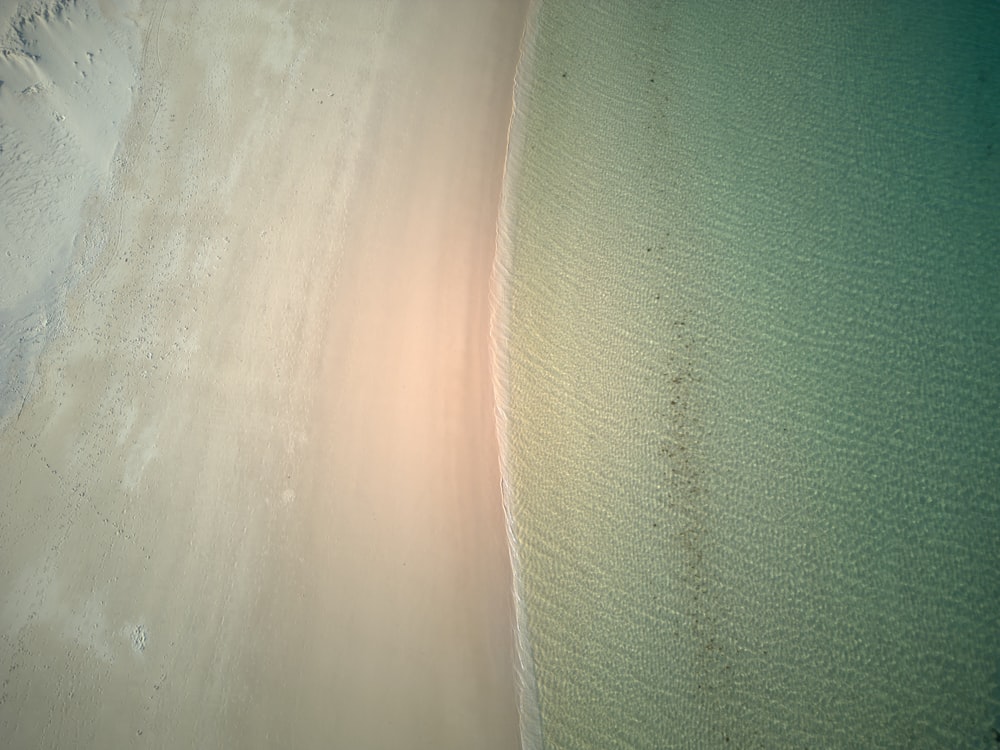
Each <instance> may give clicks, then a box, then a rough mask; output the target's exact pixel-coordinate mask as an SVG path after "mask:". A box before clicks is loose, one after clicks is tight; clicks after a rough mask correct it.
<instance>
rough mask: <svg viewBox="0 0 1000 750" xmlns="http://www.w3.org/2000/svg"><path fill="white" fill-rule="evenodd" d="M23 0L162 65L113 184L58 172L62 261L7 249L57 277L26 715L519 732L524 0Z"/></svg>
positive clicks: (320, 729)
mask: <svg viewBox="0 0 1000 750" xmlns="http://www.w3.org/2000/svg"><path fill="white" fill-rule="evenodd" d="M35 4H37V5H39V6H42V5H44V6H48V7H50V8H56V10H54V11H51V12H50V13H48V14H47V15H46V16H43V17H41V18H40V19H39V20H38V24H40V25H41V27H43V30H44V31H45V33H46V34H48V36H47V37H46V39H47V40H48V41H47V42H46V44H48V45H49V47H44V48H43V47H40V48H39V51H38V56H39V60H38V61H34V63H33V64H35V63H37V65H39V66H41V67H44V66H45V65H52V66H53V67H52V68H50V70H55V69H56V68H58V65H63V67H62V68H59V70H61V71H62V72H67V71H69V70H70V68H69V67H65V66H66V65H71V63H65V62H61V63H59V64H58V65H57V63H56V62H51V63H49V62H47V61H49V60H53V61H56V60H62V58H63V57H66V56H67V54H68V55H69V57H73V56H74V55H76V54H77V53H78V52H79V51H83V52H84V53H85V52H86V51H88V49H89V48H90V47H92V46H94V45H95V44H96V45H97V46H98V48H99V49H104V50H110V49H111V48H112V45H111V44H110V43H109V44H107V45H105V46H104V47H102V46H101V39H102V38H101V37H100V36H99V34H101V33H105V32H104V31H103V30H104V29H107V28H116V29H119V31H118V32H115V33H118V34H120V36H119V37H117V38H118V39H119V41H120V43H119V46H118V47H117V48H115V49H117V50H118V51H117V52H115V53H114V54H115V55H117V56H116V57H115V56H113V55H112V53H111V52H110V51H106V53H104V52H102V53H100V54H106V58H104V59H107V60H109V61H114V66H116V68H115V69H114V70H112V69H111V68H110V67H109V69H108V70H107V71H105V72H106V73H107V74H108V79H109V80H112V81H113V83H112V84H108V87H109V90H113V91H115V92H119V93H120V92H121V91H122V90H128V87H129V86H131V85H133V83H134V81H135V79H134V78H133V77H132V76H133V74H132V72H131V70H130V69H129V64H130V63H129V62H128V61H129V55H131V56H132V59H134V60H136V61H137V62H138V64H139V66H140V78H139V80H140V81H141V82H140V83H139V84H138V86H137V88H136V90H135V92H134V98H133V105H134V106H133V107H132V110H131V114H130V119H129V120H128V121H127V123H126V124H125V125H124V137H123V139H122V140H121V142H120V143H119V145H118V149H117V151H116V152H114V159H113V161H111V162H109V161H108V159H110V152H109V151H108V150H107V148H106V147H103V146H102V148H104V150H100V149H98V150H97V152H95V153H97V155H96V156H94V157H92V158H91V162H89V163H88V164H89V165H90V166H88V167H87V168H88V169H90V170H91V171H90V172H89V173H88V176H87V177H86V178H85V179H87V180H90V181H91V183H92V184H94V185H97V186H98V187H99V188H100V189H99V191H98V192H97V193H96V195H95V196H92V197H91V198H90V199H88V200H87V201H86V202H83V201H81V202H80V203H79V204H78V206H77V207H76V208H73V207H72V206H70V207H69V208H61V207H59V206H56V208H54V209H52V208H51V206H52V205H54V203H55V202H56V201H58V200H63V198H61V197H59V196H60V193H59V191H52V190H48V189H45V190H43V191H41V193H40V195H42V196H44V198H45V199H44V200H42V201H41V202H40V203H39V205H40V206H41V208H39V209H38V210H40V211H45V210H53V211H55V212H56V214H57V215H58V216H60V217H70V218H72V217H73V216H74V215H77V214H79V211H80V210H81V208H80V207H82V210H83V212H84V213H83V218H82V220H76V221H75V224H73V227H72V228H71V229H72V231H71V232H70V233H69V236H70V239H71V240H72V239H73V237H75V240H73V242H72V244H71V254H70V255H68V256H67V257H68V260H67V261H66V262H65V264H64V265H65V266H66V270H65V274H68V275H69V278H70V279H71V283H68V285H67V283H62V284H57V285H56V287H54V288H56V292H57V293H53V294H51V295H50V296H49V297H45V298H44V299H43V297H44V295H42V296H41V297H40V296H39V295H36V296H35V297H34V298H32V297H31V296H30V295H28V294H25V295H20V292H18V288H17V285H14V284H13V283H12V282H8V281H7V280H6V276H5V280H4V281H3V282H0V283H2V285H3V289H2V293H3V294H6V295H10V298H11V299H14V298H16V299H15V305H20V308H18V309H21V310H29V311H30V310H31V309H37V304H42V302H40V301H39V300H42V301H44V300H49V302H47V303H46V304H49V305H50V306H55V305H56V302H58V298H59V297H60V295H62V294H63V292H65V294H64V296H65V308H64V312H62V313H59V314H58V317H59V325H57V326H47V327H46V329H45V336H46V337H47V341H46V343H45V347H44V349H42V350H41V355H40V360H39V364H38V368H37V372H36V374H35V376H34V379H33V381H31V386H30V389H27V388H26V389H23V390H24V393H26V394H28V397H27V398H26V399H24V400H23V402H20V401H18V400H17V399H14V402H15V403H16V408H15V409H13V410H12V411H11V413H10V415H9V418H8V420H7V423H6V425H5V426H4V429H3V432H2V433H0V475H2V476H3V483H2V490H0V491H2V492H3V496H2V499H0V737H3V738H4V744H5V746H9V747H42V746H44V747H69V746H72V747H101V748H108V747H126V746H133V745H134V746H137V747H140V746H143V747H144V746H150V747H303V748H308V747H321V746H322V747H345V748H347V747H350V748H369V747H371V748H382V747H387V748H393V747H406V748H422V747H428V748H430V747H433V748H445V747H454V748H473V747H475V748H489V747H497V748H510V747H516V746H517V744H518V738H517V716H516V711H515V696H514V689H513V677H512V655H511V648H512V647H511V642H512V639H511V623H510V603H509V599H510V571H509V566H508V558H507V551H506V547H505V541H504V527H503V513H502V509H501V507H500V500H499V491H498V477H497V452H496V444H495V436H494V432H493V418H492V401H491V398H492V395H491V394H492V391H491V386H490V377H489V372H488V352H487V332H488V297H487V286H488V280H489V271H490V264H491V261H492V253H493V242H494V232H495V221H496V210H497V203H498V195H499V188H500V177H501V170H502V163H503V150H504V146H505V135H506V128H507V122H508V118H509V115H510V95H511V82H512V77H513V69H514V64H515V59H516V53H517V44H518V39H519V36H520V32H521V27H522V24H523V20H524V12H525V9H524V7H523V6H522V4H521V3H517V2H512V1H511V0H489V1H484V2H476V3H465V2H459V1H458V0H455V1H454V2H446V1H445V0H440V1H438V2H431V1H429V0H428V1H418V0H396V1H395V2H382V3H376V2H371V3H368V2H363V3H362V2H351V1H350V0H344V2H332V1H329V0H310V1H308V2H307V1H306V0H300V1H298V2H297V1H296V0H286V1H285V2H273V3H270V2H268V3H247V2H239V1H237V0H227V1H225V2H211V3H207V2H202V3H199V2H195V0H183V1H182V0H172V1H171V2H169V3H156V4H152V3H150V4H147V3H136V4H134V6H133V4H130V3H127V2H123V3H120V4H115V3H114V2H97V0H93V2H91V0H81V2H80V3H79V4H78V5H76V6H73V5H72V4H69V5H70V6H71V7H69V9H64V10H62V11H59V10H58V7H59V6H60V5H64V4H65V3H58V2H56V3H53V2H48V3H44V2H42V0H37V2H36V3H35ZM73 14H77V15H75V16H74V15H73ZM84 15H88V18H87V19H86V20H81V19H83V16H84ZM102 15H103V17H101V16H102ZM116 15H121V16H123V17H120V18H116ZM133 23H134V27H130V24H133ZM130 28H131V29H132V30H131V32H129V29H130ZM70 32H72V33H70ZM129 33H131V34H132V38H133V39H134V40H135V47H134V48H133V49H132V50H131V51H130V50H129V47H128V39H129ZM69 57H67V59H69ZM95 59H101V58H95ZM3 62H4V64H8V63H9V56H5V58H4V61H3ZM94 64H95V65H96V64H97V63H96V62H95V63H94ZM109 65H110V63H109ZM48 75H49V78H48V80H50V81H52V82H53V83H52V84H51V85H52V86H53V89H52V90H50V93H47V94H46V96H49V95H51V97H52V101H55V97H56V96H57V95H60V92H61V91H62V90H63V88H65V86H66V85H67V84H65V83H62V82H60V81H59V80H58V76H57V75H56V73H49V74H48ZM17 85H19V84H16V85H15V84H8V83H5V84H4V86H3V87H2V88H0V120H2V121H3V122H5V123H7V122H11V121H12V118H14V117H15V116H21V114H17V113H22V112H23V111H22V110H21V109H19V108H20V107H21V104H20V102H21V101H22V100H23V96H22V97H21V98H20V99H19V98H16V97H14V96H13V94H14V93H15V90H16V86H17ZM8 89H11V90H10V91H8ZM109 97H110V98H109V99H108V102H109V104H108V105H107V106H105V107H104V109H105V110H106V113H107V117H108V121H109V122H111V123H112V124H111V125H110V126H109V127H111V128H112V130H111V131H108V132H113V119H114V116H116V115H115V112H114V111H112V110H113V107H112V106H111V104H110V103H111V102H119V98H118V94H115V95H110V94H109ZM115 106H117V104H115ZM24 116H25V117H32V118H33V117H36V116H38V115H35V114H31V113H27V114H24ZM68 119H69V118H68V117H67V120H68ZM81 119H82V115H81ZM84 130H85V128H84V126H83V125H80V128H79V131H78V132H84ZM91 130H93V129H91ZM86 132H91V131H86ZM93 139H94V142H95V143H98V144H103V143H104V142H103V141H101V139H100V138H98V137H97V136H94V137H93ZM5 143H6V141H5ZM56 148H57V147H56V146H51V145H50V146H46V145H45V144H44V142H42V145H35V146H32V149H34V150H32V149H27V148H26V150H25V157H24V159H25V161H24V162H23V163H22V164H21V165H20V167H21V171H20V172H19V173H18V174H19V175H21V176H20V177H16V178H14V179H18V180H29V181H30V179H31V176H30V175H31V174H32V169H36V168H37V169H39V170H41V169H43V168H46V167H43V166H42V162H44V161H45V159H48V158H50V157H52V156H53V153H54V151H55V149H56ZM0 156H2V157H3V158H5V159H6V157H7V153H4V154H3V155H0ZM102 165H104V166H103V168H104V171H103V172H102V171H101V168H102ZM60 168H61V167H60ZM65 169H66V171H67V173H73V174H77V173H79V172H80V169H79V168H78V167H76V166H73V167H72V168H70V167H66V168H65ZM24 175H28V176H27V177H25V176H24ZM3 179H4V180H7V179H8V177H7V176H6V175H5V177H4V178H3ZM7 184H9V183H6V182H5V184H4V186H3V187H4V192H7ZM18 184H27V183H26V182H23V181H22V182H20V183H18ZM71 192H72V193H73V194H77V193H78V192H79V191H78V190H77V189H76V188H74V189H73V191H71ZM35 199H36V200H37V196H36V198H35ZM67 200H68V199H67ZM5 205H12V206H13V207H12V208H10V209H6V208H5V210H11V211H14V212H15V213H17V212H19V211H22V210H24V209H23V208H22V206H23V205H25V204H24V203H14V204H5ZM74 211H76V214H74ZM70 218H67V219H66V222H70ZM60 221H62V219H60ZM71 223H72V222H71ZM43 234H44V233H43ZM66 234H67V232H66V229H65V227H63V228H61V229H58V228H53V229H52V231H51V232H50V233H49V234H48V235H45V237H46V238H47V239H45V240H44V241H43V239H37V238H36V239H33V240H31V241H26V242H25V243H23V245H24V247H23V250H24V257H25V258H28V259H29V260H26V261H24V263H22V265H21V267H22V268H28V266H30V265H31V264H32V263H35V264H37V266H36V267H35V268H34V270H30V269H29V270H26V271H24V274H25V278H27V277H28V275H30V274H35V273H36V272H40V273H42V276H44V275H45V274H44V269H45V264H46V263H48V264H50V265H51V264H55V265H58V263H57V260H58V255H59V252H61V251H60V250H58V249H56V250H51V249H48V250H47V249H46V248H49V247H50V246H56V245H58V241H59V238H60V237H62V236H64V235H66ZM49 240H51V242H50V241H49ZM10 242H11V240H9V239H8V238H7V237H4V244H5V245H8V246H9V243H10ZM45 252H49V253H50V255H49V256H48V257H46V256H44V255H43V253H45ZM22 286H23V285H22ZM67 289H68V291H66V290H67ZM18 295H20V296H18ZM52 300H55V301H52ZM33 305H36V307H35V308H33ZM8 308H12V306H11V305H8ZM22 317H24V316H23V315H22ZM5 319H7V320H12V319H13V318H12V317H10V316H8V317H7V318H5ZM19 342H20V340H19V339H17V338H15V339H10V340H9V341H8V345H9V346H8V351H14V350H16V349H17V347H18V346H19V345H20V343H19ZM33 370H34V368H29V369H28V370H25V371H26V372H28V371H33ZM11 392H12V391H8V392H7V393H8V395H9V394H10V393H11Z"/></svg>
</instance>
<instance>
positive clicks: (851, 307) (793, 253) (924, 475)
mask: <svg viewBox="0 0 1000 750" xmlns="http://www.w3.org/2000/svg"><path fill="white" fill-rule="evenodd" d="M870 6H878V7H870ZM535 10H536V12H535V14H534V16H533V19H532V22H531V24H530V27H529V31H528V34H527V36H526V40H525V45H524V54H523V57H522V61H521V65H520V67H519V73H518V87H517V91H516V96H515V105H516V107H515V116H514V120H513V123H512V133H511V149H510V153H509V157H508V171H507V176H506V182H505V201H504V205H503V208H502V212H501V223H500V240H501V242H500V246H501V252H500V254H499V263H498V269H497V270H498V278H499V281H500V288H501V290H502V293H501V299H502V302H501V310H500V314H499V315H498V317H497V322H496V326H497V331H496V336H497V340H498V341H499V342H501V343H500V345H499V349H500V352H499V361H500V365H501V367H500V371H499V374H500V388H499V398H498V404H499V408H500V412H501V415H502V416H503V419H502V420H501V429H502V431H503V435H502V444H503V453H504V455H503V461H504V475H505V481H506V485H507V494H506V497H507V502H508V504H509V512H510V514H511V523H512V533H513V534H514V537H515V544H516V559H515V562H516V565H517V566H518V568H519V578H520V580H519V592H518V593H519V595H520V597H521V613H520V614H521V622H520V626H521V628H522V633H523V635H524V636H525V637H524V641H523V643H522V659H523V660H524V662H525V668H524V670H523V672H522V676H523V680H524V700H525V703H526V704H529V705H533V706H537V716H535V717H533V718H532V720H531V721H529V722H527V723H526V726H525V734H526V746H528V747H546V748H664V747H724V746H730V747H767V748H773V747H905V748H911V747H989V746H991V743H993V742H994V740H993V739H992V737H991V727H998V728H1000V724H998V722H1000V702H998V698H1000V692H998V690H997V680H998V676H1000V546H998V541H997V540H998V539H1000V468H998V467H1000V374H998V373H1000V370H998V366H1000V4H998V3H996V2H967V3H962V2H943V1H942V2H939V3H933V2H908V3H853V2H844V3H776V2H758V3H729V2H704V1H700V2H691V3H669V2H665V3H658V2H629V3H624V2H623V3H619V4H617V5H616V6H615V7H614V8H612V7H611V6H610V5H609V4H606V3H587V2H579V3H578V2H574V3H564V2H556V1H555V0H543V1H542V2H541V3H539V4H538V5H537V6H536V9H535ZM727 743H728V744H727Z"/></svg>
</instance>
